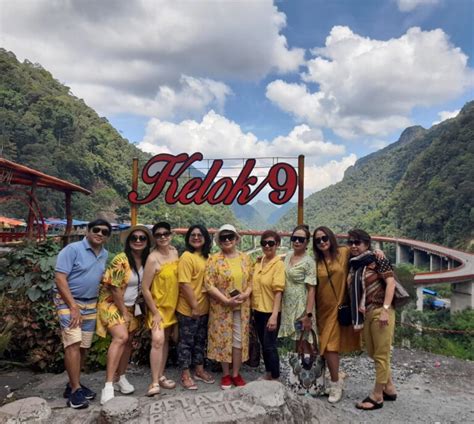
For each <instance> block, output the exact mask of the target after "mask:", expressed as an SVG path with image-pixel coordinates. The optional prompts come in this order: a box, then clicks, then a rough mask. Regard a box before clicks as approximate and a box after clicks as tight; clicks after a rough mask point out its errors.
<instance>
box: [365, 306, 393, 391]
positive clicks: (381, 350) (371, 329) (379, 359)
mask: <svg viewBox="0 0 474 424" xmlns="http://www.w3.org/2000/svg"><path fill="white" fill-rule="evenodd" d="M382 311H383V308H377V309H373V310H371V311H369V312H367V314H366V315H365V321H364V342H365V346H366V349H367V354H368V355H369V357H370V358H372V359H373V360H374V364H375V382H376V383H379V384H386V383H387V381H388V379H389V377H390V375H391V371H390V360H391V354H392V352H391V347H392V341H393V333H394V329H395V311H394V310H393V308H392V307H390V309H389V310H388V325H385V326H383V327H381V326H380V323H379V316H380V313H381V312H382Z"/></svg>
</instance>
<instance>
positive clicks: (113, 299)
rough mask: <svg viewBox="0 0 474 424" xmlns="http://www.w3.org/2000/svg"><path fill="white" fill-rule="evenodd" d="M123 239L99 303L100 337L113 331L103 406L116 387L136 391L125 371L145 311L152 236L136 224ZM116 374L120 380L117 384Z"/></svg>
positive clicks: (145, 228) (111, 264) (102, 287)
mask: <svg viewBox="0 0 474 424" xmlns="http://www.w3.org/2000/svg"><path fill="white" fill-rule="evenodd" d="M121 240H122V242H125V243H124V244H125V249H124V250H125V251H124V252H122V253H119V254H118V255H117V256H115V258H113V259H112V262H111V263H110V265H109V267H108V268H107V271H106V272H105V275H104V278H103V280H102V284H101V286H100V290H99V299H98V303H97V315H98V316H97V317H98V320H97V330H96V332H97V335H98V336H100V337H105V336H106V335H107V332H109V333H110V335H111V336H112V342H111V344H110V346H109V349H108V351H107V371H106V383H105V387H104V388H103V389H102V394H101V399H100V403H101V404H104V403H105V402H107V401H108V400H110V399H112V398H113V397H114V387H115V389H116V390H120V391H121V392H122V393H124V394H129V393H133V392H134V391H135V388H134V387H133V386H132V385H131V384H130V383H129V382H128V380H127V378H126V377H125V371H126V370H127V366H128V362H129V360H130V355H131V352H132V340H133V335H134V333H135V332H136V330H137V329H138V328H139V325H140V322H139V317H140V316H141V311H139V310H138V309H137V307H138V305H137V304H136V303H137V299H138V296H139V294H140V291H141V290H140V286H141V280H142V279H143V267H144V265H145V262H146V260H147V258H148V255H149V253H150V248H151V246H152V236H151V233H150V230H149V229H148V228H147V227H145V226H144V225H135V226H133V227H131V228H130V229H129V230H128V231H125V232H124V233H122V235H121ZM116 375H117V376H118V381H116V383H115V385H114V384H113V383H114V380H115V379H116V378H115V376H116Z"/></svg>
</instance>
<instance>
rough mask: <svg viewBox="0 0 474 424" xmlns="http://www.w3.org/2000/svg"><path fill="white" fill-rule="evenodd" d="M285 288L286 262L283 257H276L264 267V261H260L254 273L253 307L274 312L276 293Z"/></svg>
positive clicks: (257, 309)
mask: <svg viewBox="0 0 474 424" xmlns="http://www.w3.org/2000/svg"><path fill="white" fill-rule="evenodd" d="M284 290H285V264H284V263H283V261H282V260H281V258H280V257H279V256H276V257H274V258H273V259H272V260H271V261H270V262H269V263H267V264H266V265H265V266H264V267H263V268H262V261H258V262H257V263H256V264H255V269H254V274H253V291H252V309H254V310H256V311H259V312H266V313H271V312H273V301H274V299H275V293H277V292H282V291H284ZM280 307H281V305H280Z"/></svg>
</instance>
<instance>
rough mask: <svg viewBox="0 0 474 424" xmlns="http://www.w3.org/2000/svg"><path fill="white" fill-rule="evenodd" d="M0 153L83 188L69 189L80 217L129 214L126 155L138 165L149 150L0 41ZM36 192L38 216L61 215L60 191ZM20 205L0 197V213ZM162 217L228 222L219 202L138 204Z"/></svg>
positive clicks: (152, 216)
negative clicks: (83, 191) (82, 192)
mask: <svg viewBox="0 0 474 424" xmlns="http://www.w3.org/2000/svg"><path fill="white" fill-rule="evenodd" d="M0 155H1V156H2V157H4V158H6V159H9V160H12V161H15V162H18V163H21V164H23V165H26V166H30V167H32V168H35V169H37V170H39V171H42V172H45V173H47V174H50V175H53V176H56V177H59V178H62V179H65V180H68V181H71V182H73V183H76V184H79V185H81V186H82V187H85V188H87V189H89V190H91V191H92V193H93V194H92V195H91V196H84V195H80V194H74V196H73V215H74V217H75V218H79V219H84V220H88V219H92V218H94V217H96V216H98V215H101V216H105V217H107V218H109V219H113V220H117V219H120V218H123V219H129V207H128V201H127V193H128V192H129V191H130V188H131V163H132V158H133V157H138V158H139V159H140V164H141V165H142V166H143V165H144V163H145V162H146V161H147V160H148V158H149V157H150V155H148V154H146V153H144V152H142V151H140V150H139V149H138V148H137V147H136V146H135V145H133V144H131V143H129V142H128V141H127V140H126V139H124V138H123V137H121V136H120V134H119V133H118V132H117V131H116V130H115V129H114V128H113V127H112V126H111V125H110V123H109V122H108V121H107V119H106V118H103V117H100V116H98V115H97V113H96V112H95V111H94V110H93V109H91V108H90V107H88V106H87V105H86V104H85V103H84V101H83V100H81V99H78V98H77V97H74V96H73V95H72V94H71V92H70V90H69V88H68V87H66V86H64V85H63V84H61V83H59V82H58V81H57V80H55V79H54V78H53V77H52V75H51V74H50V73H49V72H48V71H46V70H45V69H43V68H42V67H41V66H40V65H38V64H32V63H30V62H28V61H25V62H24V63H20V62H19V61H18V60H17V59H16V57H15V55H14V54H13V53H11V52H7V51H5V50H4V49H0ZM38 197H39V201H40V205H41V208H42V211H43V214H44V215H45V216H56V217H63V216H64V210H63V208H64V195H63V194H62V193H57V192H53V191H50V190H38ZM25 213H26V212H25V207H24V206H23V205H22V204H20V203H15V202H8V204H7V203H5V202H3V203H0V214H4V215H7V216H17V217H24V215H25ZM162 218H167V219H168V220H169V221H170V222H171V223H172V224H173V225H175V226H178V225H187V224H189V223H191V222H201V223H206V224H207V225H209V226H218V225H219V224H220V223H223V222H235V217H234V215H233V213H232V211H231V210H230V208H229V207H224V206H218V207H213V208H211V207H209V206H201V207H199V208H198V207H194V206H179V205H178V206H174V207H171V206H167V205H165V204H164V203H163V202H153V203H152V204H150V205H146V206H143V207H141V208H140V211H139V219H140V220H141V221H142V222H153V221H155V220H156V219H162Z"/></svg>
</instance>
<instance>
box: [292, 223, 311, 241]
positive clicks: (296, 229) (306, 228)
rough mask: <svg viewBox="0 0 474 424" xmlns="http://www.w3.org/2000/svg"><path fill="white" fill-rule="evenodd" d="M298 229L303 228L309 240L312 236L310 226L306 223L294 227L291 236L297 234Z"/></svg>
mask: <svg viewBox="0 0 474 424" xmlns="http://www.w3.org/2000/svg"><path fill="white" fill-rule="evenodd" d="M298 230H303V231H304V233H305V234H306V239H307V240H309V238H310V237H311V233H310V232H309V226H308V225H306V224H301V225H297V226H296V227H295V228H293V232H292V233H291V236H292V237H293V234H295V233H296V232H297V231H298Z"/></svg>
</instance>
